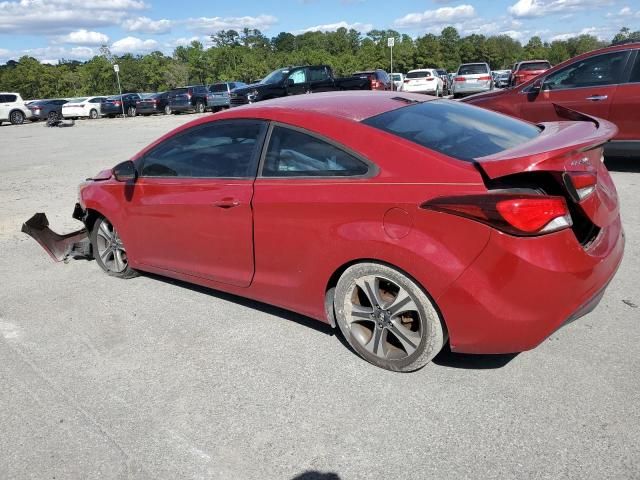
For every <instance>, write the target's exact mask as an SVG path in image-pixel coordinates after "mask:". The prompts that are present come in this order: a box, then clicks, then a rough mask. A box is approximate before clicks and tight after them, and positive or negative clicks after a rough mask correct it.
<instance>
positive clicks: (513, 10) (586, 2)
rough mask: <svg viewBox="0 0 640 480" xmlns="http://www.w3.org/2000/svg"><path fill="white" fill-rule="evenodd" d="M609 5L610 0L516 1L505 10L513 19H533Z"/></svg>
mask: <svg viewBox="0 0 640 480" xmlns="http://www.w3.org/2000/svg"><path fill="white" fill-rule="evenodd" d="M611 4H612V0H518V1H517V2H516V3H514V4H513V5H511V6H510V7H509V8H508V9H507V10H508V11H509V13H510V14H511V15H513V16H514V17H518V18H534V17H542V16H546V15H550V14H557V13H567V12H575V11H579V10H585V9H587V8H593V7H603V6H607V5H611Z"/></svg>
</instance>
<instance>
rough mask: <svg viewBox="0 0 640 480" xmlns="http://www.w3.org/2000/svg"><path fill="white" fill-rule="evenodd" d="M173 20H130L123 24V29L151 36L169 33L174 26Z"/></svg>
mask: <svg viewBox="0 0 640 480" xmlns="http://www.w3.org/2000/svg"><path fill="white" fill-rule="evenodd" d="M172 23H173V22H171V20H167V19H162V20H151V19H150V18H148V17H138V18H128V19H126V20H125V21H123V22H122V28H123V29H124V30H126V31H128V32H140V33H149V34H161V33H169V32H170V31H171V26H172Z"/></svg>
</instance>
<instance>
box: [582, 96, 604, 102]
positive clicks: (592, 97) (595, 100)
mask: <svg viewBox="0 0 640 480" xmlns="http://www.w3.org/2000/svg"><path fill="white" fill-rule="evenodd" d="M607 98H609V96H608V95H591V96H590V97H587V98H585V100H591V101H592V102H599V101H600V100H606V99H607Z"/></svg>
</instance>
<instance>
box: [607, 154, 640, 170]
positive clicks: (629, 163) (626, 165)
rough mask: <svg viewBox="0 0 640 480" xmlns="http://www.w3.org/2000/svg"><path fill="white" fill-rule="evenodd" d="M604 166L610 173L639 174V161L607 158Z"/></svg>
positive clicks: (624, 158) (637, 159)
mask: <svg viewBox="0 0 640 480" xmlns="http://www.w3.org/2000/svg"><path fill="white" fill-rule="evenodd" d="M604 164H605V166H606V167H607V169H608V170H609V171H612V172H632V173H639V172H640V159H639V158H629V157H611V156H609V157H607V158H605V160H604Z"/></svg>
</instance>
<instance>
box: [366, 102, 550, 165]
mask: <svg viewBox="0 0 640 480" xmlns="http://www.w3.org/2000/svg"><path fill="white" fill-rule="evenodd" d="M362 123H364V124H366V125H369V126H372V127H375V128H379V129H380V130H384V131H385V132H388V133H391V134H393V135H397V136H399V137H402V138H404V139H406V140H409V141H411V142H414V143H417V144H418V145H421V146H423V147H426V148H429V149H431V150H435V151H437V152H440V153H443V154H445V155H448V156H450V157H453V158H457V159H459V160H465V161H473V160H474V159H476V158H479V157H484V156H486V155H492V154H494V153H498V152H501V151H503V150H508V149H510V148H513V147H516V146H518V145H520V144H522V143H525V142H527V141H528V140H531V139H532V138H534V137H536V136H538V134H539V133H540V128H538V127H536V126H535V125H531V124H529V123H525V122H523V121H520V120H517V119H515V118H511V117H508V116H506V115H502V114H499V113H496V112H492V111H490V110H485V109H483V108H479V107H473V106H471V105H466V104H463V103H459V102H453V101H448V100H434V101H430V102H423V103H418V104H414V105H410V106H407V107H401V108H398V109H396V110H391V111H389V112H385V113H382V114H380V115H377V116H375V117H370V118H367V119H365V120H363V122H362Z"/></svg>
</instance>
